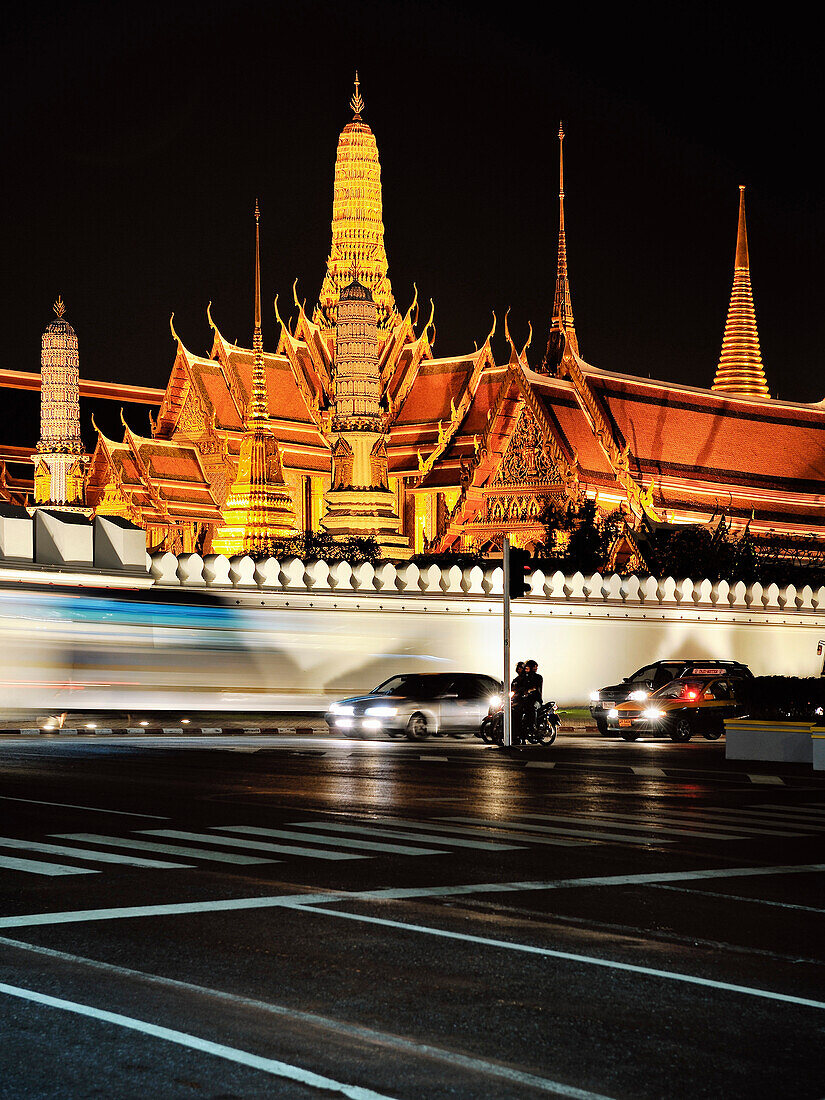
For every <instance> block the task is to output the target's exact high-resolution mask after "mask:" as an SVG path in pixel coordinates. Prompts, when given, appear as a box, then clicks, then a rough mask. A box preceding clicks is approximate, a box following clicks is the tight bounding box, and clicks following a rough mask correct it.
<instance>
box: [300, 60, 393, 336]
mask: <svg viewBox="0 0 825 1100" xmlns="http://www.w3.org/2000/svg"><path fill="white" fill-rule="evenodd" d="M350 107H351V108H352V111H353V118H352V121H351V122H349V123H347V125H346V126H345V127H344V129H343V130H342V131H341V136H340V137H339V138H338V153H337V155H336V158H335V182H334V184H333V192H332V247H331V249H330V254H329V258H328V259H327V270H326V274H325V275H324V280H323V283H322V285H321V292H320V294H319V296H318V305H317V307H316V309H315V313H314V314H313V320H314V322H315V323H316V324H317V325H318V326H319V327H320V328H321V330H322V332H323V333H324V335H325V336H326V338H327V340H328V341H329V342H330V343H332V340H333V339H334V336H333V332H334V328H335V322H336V320H337V311H338V300H339V298H340V295H341V291H342V289H343V288H344V287H345V286H346V285H347V284H348V283H349V281H350V279H351V278H352V272H353V270H357V271H358V278H359V279H360V281H361V283H362V284H363V285H364V286H365V287H366V288H367V289H368V290H369V291H370V293H371V294H372V298H373V301H374V302H375V308H376V312H377V316H378V340H379V342H380V343H381V344H383V343H384V341H385V340H386V338H387V336H388V335H389V333H390V331H391V330H392V329H393V327H394V326H395V324H396V322H397V321H398V310H397V309H396V306H395V299H394V298H393V293H392V287H391V286H390V281H389V279H388V278H387V266H388V265H387V253H386V251H385V249H384V223H383V221H382V202H381V165H380V164H379V161H378V147H377V145H376V144H375V137H374V135H373V132H372V130H371V129H370V128H369V126H368V125H367V124H366V123H365V122H364V121H363V120H362V118H361V112H362V111H363V110H364V100H363V99H362V98H361V93H360V91H359V80H358V73H356V74H355V94H354V95H353V97H352V99H351V100H350Z"/></svg>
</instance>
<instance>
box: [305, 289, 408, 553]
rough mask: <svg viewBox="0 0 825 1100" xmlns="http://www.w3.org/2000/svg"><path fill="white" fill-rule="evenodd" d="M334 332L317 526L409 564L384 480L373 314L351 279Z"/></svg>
mask: <svg viewBox="0 0 825 1100" xmlns="http://www.w3.org/2000/svg"><path fill="white" fill-rule="evenodd" d="M337 314H338V323H337V325H336V327H335V374H334V395H333V396H334V405H333V420H332V434H331V443H332V488H331V489H330V490H329V492H328V493H327V494H326V498H325V500H326V505H327V511H326V514H325V515H324V516H323V518H322V519H321V524H322V526H323V527H324V529H325V530H326V531H328V532H329V533H330V534H331V535H334V536H337V537H339V538H353V537H361V538H364V537H371V538H374V539H375V541H376V542H377V543H378V545H379V547H380V548H381V552H382V555H383V556H384V557H388V558H408V557H410V555H411V554H412V549H411V547H410V543H409V539H407V538H406V537H405V536H404V535H402V534H401V521H400V520H399V518H398V515H397V513H396V511H395V494H394V493H393V492H392V490H391V489H390V487H389V481H388V477H387V436H386V435H385V433H384V431H383V430H382V419H383V417H382V410H381V406H380V403H379V398H380V393H381V386H380V375H379V369H378V308H377V306H376V304H375V302H374V300H373V297H372V294H371V293H370V291H369V288H368V287H366V286H364V284H363V283H361V282H359V281H358V279H357V278H353V279H352V280H351V282H350V283H349V284H348V286H346V287H345V288H344V289H343V291H342V292H341V297H340V300H339V302H338V309H337Z"/></svg>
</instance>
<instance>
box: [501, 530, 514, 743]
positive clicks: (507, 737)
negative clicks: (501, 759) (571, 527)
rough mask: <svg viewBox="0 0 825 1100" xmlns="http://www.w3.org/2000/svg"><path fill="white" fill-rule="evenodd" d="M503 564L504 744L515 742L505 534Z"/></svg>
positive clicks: (507, 550)
mask: <svg viewBox="0 0 825 1100" xmlns="http://www.w3.org/2000/svg"><path fill="white" fill-rule="evenodd" d="M502 564H503V566H504V690H503V691H502V693H501V698H502V702H503V703H504V745H505V747H506V748H509V747H510V746H511V745H512V744H513V709H512V700H511V698H510V539H509V537H508V536H507V535H505V536H504V540H503V544H502Z"/></svg>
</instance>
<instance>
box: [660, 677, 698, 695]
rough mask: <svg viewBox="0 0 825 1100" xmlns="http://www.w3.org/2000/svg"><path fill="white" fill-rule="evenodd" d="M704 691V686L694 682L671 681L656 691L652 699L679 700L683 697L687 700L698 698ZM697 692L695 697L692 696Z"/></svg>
mask: <svg viewBox="0 0 825 1100" xmlns="http://www.w3.org/2000/svg"><path fill="white" fill-rule="evenodd" d="M701 690H702V684H700V683H698V682H697V681H694V680H671V681H670V683H669V684H665V686H664V687H662V688H659V690H658V691H654V693H653V695H652V696H651V698H652V699H679V698H681V697H682V696H683V695H684V697H685V698H686V699H690V698H696V697H698V695H699V693H700V691H701ZM691 692H695V696H691Z"/></svg>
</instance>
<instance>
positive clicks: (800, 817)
mask: <svg viewBox="0 0 825 1100" xmlns="http://www.w3.org/2000/svg"><path fill="white" fill-rule="evenodd" d="M747 812H748V813H749V814H754V815H755V816H759V817H770V818H774V819H775V818H777V817H779V818H782V820H783V821H787V822H788V824H789V825H806V826H808V827H812V826H814V825H820V826H823V827H825V817H823V816H822V815H821V814H819V813H817V811H816V810H804V809H802V808H801V807H799V806H783V807H781V808H780V807H779V806H775V807H773V808H772V809H768V807H767V806H766V807H764V808H763V807H761V806H748V808H747Z"/></svg>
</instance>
